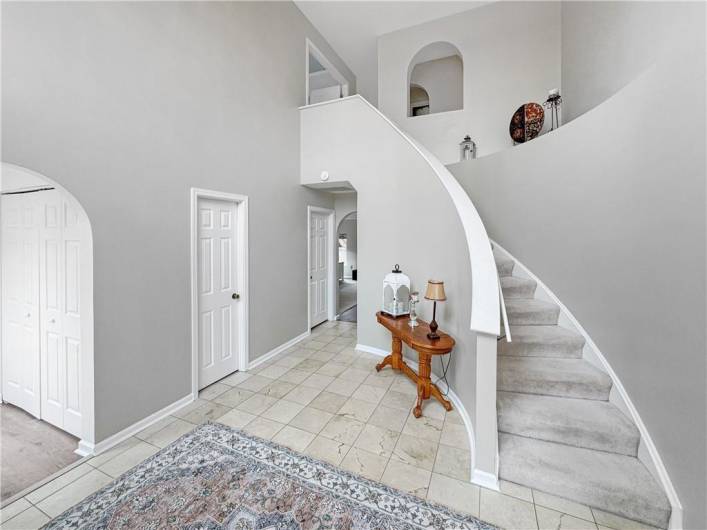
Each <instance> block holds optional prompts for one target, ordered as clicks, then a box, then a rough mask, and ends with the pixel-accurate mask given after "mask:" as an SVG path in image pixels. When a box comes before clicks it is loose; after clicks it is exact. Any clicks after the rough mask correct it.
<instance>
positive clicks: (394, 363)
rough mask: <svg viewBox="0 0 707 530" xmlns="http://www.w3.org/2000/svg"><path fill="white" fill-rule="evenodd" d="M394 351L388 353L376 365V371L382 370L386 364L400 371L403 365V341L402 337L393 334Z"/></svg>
mask: <svg viewBox="0 0 707 530" xmlns="http://www.w3.org/2000/svg"><path fill="white" fill-rule="evenodd" d="M392 349H393V351H392V353H391V354H390V355H387V356H386V357H385V359H383V360H382V361H381V362H379V363H378V364H377V365H376V371H377V372H380V371H381V370H382V369H383V368H385V367H386V366H391V367H392V368H393V370H397V371H398V372H399V371H400V370H401V369H402V367H403V341H402V340H400V338H398V337H396V336H393V344H392Z"/></svg>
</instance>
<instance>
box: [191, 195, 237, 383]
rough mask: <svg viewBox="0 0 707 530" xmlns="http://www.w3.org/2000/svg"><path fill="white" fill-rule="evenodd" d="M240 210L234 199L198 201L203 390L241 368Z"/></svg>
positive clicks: (199, 347) (201, 374) (201, 380)
mask: <svg viewBox="0 0 707 530" xmlns="http://www.w3.org/2000/svg"><path fill="white" fill-rule="evenodd" d="M237 208H238V206H237V205H236V204H234V203H233V202H230V201H221V200H214V199H202V198H200V199H199V200H198V203H197V211H198V218H197V223H198V254H197V259H198V282H199V284H198V289H199V300H198V304H199V311H198V318H199V322H198V335H199V336H198V352H199V389H202V388H204V387H206V386H208V385H210V384H211V383H213V382H214V381H218V380H219V379H222V378H223V377H225V376H227V375H228V374H230V373H233V372H235V371H236V370H238V369H239V368H240V367H239V366H238V345H239V334H240V330H239V329H238V311H239V304H240V294H239V293H238V291H237V286H238V277H237V269H236V266H237V263H238V259H237V258H238V256H237V255H236V252H237V248H238V245H237V239H236V238H237V236H236V234H237V233H238V232H237V226H236V224H237V222H238V217H237V215H236V213H237V212H236V210H237Z"/></svg>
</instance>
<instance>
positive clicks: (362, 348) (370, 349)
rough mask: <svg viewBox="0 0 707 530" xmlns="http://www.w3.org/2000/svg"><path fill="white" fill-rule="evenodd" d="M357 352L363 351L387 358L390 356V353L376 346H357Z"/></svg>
mask: <svg viewBox="0 0 707 530" xmlns="http://www.w3.org/2000/svg"><path fill="white" fill-rule="evenodd" d="M354 349H355V350H358V351H362V352H364V353H372V354H373V355H379V356H381V357H385V356H386V355H390V351H388V350H384V349H381V348H376V347H374V346H366V345H365V344H356V347H355V348H354Z"/></svg>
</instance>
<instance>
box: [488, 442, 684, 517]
mask: <svg viewBox="0 0 707 530" xmlns="http://www.w3.org/2000/svg"><path fill="white" fill-rule="evenodd" d="M499 452H500V470H499V475H500V478H501V479H503V480H508V481H511V482H515V483H518V484H522V485H524V486H527V487H530V488H534V489H537V490H539V491H544V492H547V493H550V494H553V495H557V496H560V497H563V498H566V499H569V500H572V501H575V502H579V503H581V504H585V505H587V506H590V507H593V508H598V509H600V510H604V511H606V512H610V513H614V514H617V515H620V516H622V517H626V518H628V519H632V520H636V521H640V522H643V523H646V524H649V525H652V526H655V527H659V528H666V527H667V525H668V520H669V518H670V503H669V502H668V499H667V497H666V496H665V493H664V492H663V490H662V489H661V487H660V486H659V485H658V484H657V483H656V481H655V480H654V478H653V476H652V475H651V474H650V473H649V471H648V470H647V469H646V468H645V466H644V465H643V464H642V463H641V462H640V461H639V460H638V459H637V458H634V457H630V456H624V455H617V454H612V453H606V452H603V451H594V450H591V449H582V448H578V447H571V446H568V445H563V444H557V443H553V442H545V441H541V440H533V439H531V438H525V437H522V436H514V435H511V434H503V433H501V434H499Z"/></svg>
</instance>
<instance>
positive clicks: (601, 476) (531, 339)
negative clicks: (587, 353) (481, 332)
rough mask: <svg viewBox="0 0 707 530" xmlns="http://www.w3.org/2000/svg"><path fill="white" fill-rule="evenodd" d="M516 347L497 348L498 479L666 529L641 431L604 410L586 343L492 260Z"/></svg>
mask: <svg viewBox="0 0 707 530" xmlns="http://www.w3.org/2000/svg"><path fill="white" fill-rule="evenodd" d="M494 257H495V259H496V265H497V269H498V272H499V275H500V277H501V287H502V289H503V295H504V299H505V302H506V311H507V314H508V322H509V325H510V328H511V336H512V339H513V340H512V342H506V341H505V340H503V339H502V340H500V341H499V343H498V344H499V347H498V353H499V357H498V385H497V388H498V394H497V396H498V397H497V408H498V430H499V453H500V469H499V478H501V479H503V480H507V481H510V482H515V483H518V484H522V485H525V486H528V487H530V488H533V489H537V490H539V491H544V492H547V493H550V494H553V495H557V496H559V497H563V498H566V499H569V500H572V501H575V502H579V503H582V504H585V505H587V506H590V507H592V508H594V509H599V510H602V511H605V512H609V513H612V514H616V515H619V516H621V517H625V518H627V519H631V520H634V521H639V522H641V523H644V524H646V525H650V526H653V527H658V528H667V526H668V521H669V519H670V510H671V509H670V504H669V502H668V499H667V497H666V495H665V493H664V492H663V490H662V488H661V487H660V486H659V485H658V483H657V482H656V481H655V479H654V478H653V476H652V475H651V473H650V472H649V471H648V470H647V469H646V467H645V466H644V465H643V464H642V463H641V462H640V461H639V460H638V458H637V454H638V445H639V441H640V435H639V432H638V429H637V428H636V426H635V425H634V424H633V422H632V421H631V420H629V419H628V418H627V417H626V416H625V415H624V414H623V413H622V412H621V411H620V410H619V409H618V408H617V407H615V406H614V405H613V404H612V403H609V401H608V400H609V393H610V392H611V387H612V381H611V378H610V377H609V376H608V375H607V374H606V373H604V372H603V371H602V370H599V369H598V368H596V367H595V366H594V365H592V364H590V363H589V362H587V361H586V360H584V359H583V358H582V350H583V347H584V342H585V341H584V338H583V337H582V336H581V335H579V334H577V333H575V332H574V331H570V330H568V329H565V328H562V327H560V326H559V325H558V317H559V314H560V308H559V307H558V306H557V305H555V304H554V303H551V302H546V301H543V300H538V299H536V298H534V296H535V289H536V283H535V281H533V280H530V279H527V278H522V277H518V276H513V269H514V265H515V262H514V261H513V260H512V259H510V258H508V257H505V256H503V255H501V254H500V253H499V252H497V251H494Z"/></svg>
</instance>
